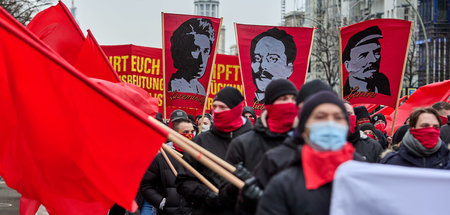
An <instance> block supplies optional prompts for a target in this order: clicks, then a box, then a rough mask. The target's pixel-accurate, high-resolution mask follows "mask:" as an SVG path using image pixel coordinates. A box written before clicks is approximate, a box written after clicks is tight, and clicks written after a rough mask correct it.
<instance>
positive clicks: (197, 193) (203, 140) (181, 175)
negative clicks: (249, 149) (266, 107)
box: [176, 120, 252, 215]
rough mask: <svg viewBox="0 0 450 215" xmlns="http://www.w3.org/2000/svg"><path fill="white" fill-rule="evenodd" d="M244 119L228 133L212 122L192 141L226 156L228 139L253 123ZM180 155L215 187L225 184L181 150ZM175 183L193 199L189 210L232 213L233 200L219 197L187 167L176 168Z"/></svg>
mask: <svg viewBox="0 0 450 215" xmlns="http://www.w3.org/2000/svg"><path fill="white" fill-rule="evenodd" d="M245 121H246V122H245V124H244V125H242V126H241V127H240V128H238V129H237V130H235V131H232V132H228V133H226V132H221V131H219V130H217V128H216V127H214V126H212V127H211V129H210V130H209V131H207V132H204V133H201V134H199V135H198V136H196V137H195V138H194V139H193V141H194V142H195V143H197V144H198V145H200V146H201V147H203V148H205V149H206V150H208V151H210V152H211V153H213V154H215V155H216V156H218V157H219V158H222V159H225V154H226V152H227V149H228V147H229V145H230V142H231V140H232V139H234V138H236V137H238V136H239V135H242V134H244V133H245V132H247V131H249V130H251V128H252V123H251V122H250V120H245ZM183 159H185V160H186V161H187V162H188V163H189V164H190V165H192V167H194V169H196V170H197V171H198V172H199V173H200V174H202V175H203V176H205V178H206V179H208V181H210V182H211V183H212V184H213V185H214V186H216V187H217V188H220V187H221V186H222V185H223V184H224V180H225V179H223V178H222V177H221V176H219V175H218V174H216V173H215V172H214V171H212V170H210V169H209V168H208V167H206V166H204V165H203V164H201V163H200V162H198V161H197V160H196V159H195V158H193V157H191V156H190V155H188V154H187V153H184V155H183ZM176 184H177V190H178V192H179V193H180V194H182V195H183V196H184V197H185V198H186V199H187V200H188V201H190V202H192V203H193V210H192V214H218V215H220V214H233V209H234V204H232V203H229V202H226V201H220V200H219V199H218V197H217V194H215V193H213V191H211V190H210V189H209V188H208V187H207V186H206V185H204V184H203V183H202V182H200V181H199V180H198V179H197V178H196V177H195V176H194V175H192V174H191V173H190V172H189V171H188V170H186V169H184V168H182V169H181V170H180V171H179V172H178V176H177V180H176Z"/></svg>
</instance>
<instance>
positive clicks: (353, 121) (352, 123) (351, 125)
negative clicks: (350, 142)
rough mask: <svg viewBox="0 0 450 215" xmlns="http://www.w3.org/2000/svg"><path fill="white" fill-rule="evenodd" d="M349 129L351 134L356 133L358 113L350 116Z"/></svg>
mask: <svg viewBox="0 0 450 215" xmlns="http://www.w3.org/2000/svg"><path fill="white" fill-rule="evenodd" d="M348 130H349V132H350V134H353V133H355V130H356V115H350V116H349V117H348Z"/></svg>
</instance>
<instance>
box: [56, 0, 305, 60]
mask: <svg viewBox="0 0 450 215" xmlns="http://www.w3.org/2000/svg"><path fill="white" fill-rule="evenodd" d="M297 1H298V0H297ZM55 2H56V1H55ZM63 2H64V3H65V4H66V5H67V7H69V8H70V7H71V2H72V1H71V0H63ZM280 2H281V0H221V1H220V5H219V16H221V17H223V25H225V28H226V36H225V37H226V38H225V39H226V42H225V45H226V51H229V47H230V46H231V45H233V44H235V43H236V42H235V41H236V40H235V34H234V25H233V23H234V22H238V23H243V24H259V25H279V24H280V22H281V18H280V17H281V15H280V14H281V12H280V11H281V3H280ZM55 4H56V3H55ZM298 4H299V3H295V0H286V12H289V11H291V10H293V9H294V8H295V7H296V5H298ZM75 6H76V7H77V15H76V18H77V20H78V22H79V24H80V27H81V29H82V30H83V32H85V34H86V30H87V29H91V31H92V33H93V34H94V36H95V38H96V39H97V41H98V42H99V43H100V44H101V45H120V44H135V45H141V46H149V47H157V48H161V44H162V42H161V12H167V13H181V14H194V0H127V1H124V0H75Z"/></svg>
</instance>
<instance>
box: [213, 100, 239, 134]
mask: <svg viewBox="0 0 450 215" xmlns="http://www.w3.org/2000/svg"><path fill="white" fill-rule="evenodd" d="M243 109H244V102H241V103H240V104H238V105H237V106H236V107H234V108H233V109H230V110H226V111H222V112H218V113H216V112H213V117H214V126H215V127H216V128H217V130H219V131H222V132H227V133H228V132H232V131H234V130H236V129H238V128H240V127H241V126H242V125H243V124H244V120H243V119H242V110H243Z"/></svg>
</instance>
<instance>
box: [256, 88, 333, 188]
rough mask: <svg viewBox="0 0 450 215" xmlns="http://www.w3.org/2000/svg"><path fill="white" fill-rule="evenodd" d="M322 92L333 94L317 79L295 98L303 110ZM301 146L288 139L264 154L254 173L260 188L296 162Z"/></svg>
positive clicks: (296, 141)
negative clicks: (307, 102) (308, 100)
mask: <svg viewBox="0 0 450 215" xmlns="http://www.w3.org/2000/svg"><path fill="white" fill-rule="evenodd" d="M321 91H330V92H333V90H332V89H331V87H330V86H329V85H328V84H326V83H325V82H323V81H321V80H317V79H316V80H312V81H310V82H308V83H305V84H304V85H303V86H302V88H301V89H300V91H299V92H298V95H297V97H296V98H295V103H296V105H297V107H298V108H299V109H301V108H302V107H303V103H304V101H305V100H306V99H308V98H309V97H310V96H312V95H314V94H316V93H318V92H321ZM333 93H334V92H333ZM295 132H296V130H295V131H294V133H295ZM300 144H301V142H299V141H298V140H297V139H293V138H286V139H285V141H284V142H283V143H282V144H281V145H280V146H277V147H275V148H273V149H270V150H268V151H267V152H266V153H265V154H264V156H263V158H262V159H261V161H260V162H259V164H258V165H257V166H256V167H255V169H254V171H253V173H254V176H255V178H256V181H257V183H258V186H259V187H260V188H262V189H264V187H266V185H267V184H268V183H269V180H270V179H271V178H272V177H273V176H274V175H275V174H277V173H278V172H281V171H282V170H284V169H285V168H287V167H288V166H289V165H290V164H291V163H292V162H293V161H295V160H296V155H297V154H298V153H297V151H298V150H299V145H300Z"/></svg>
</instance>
